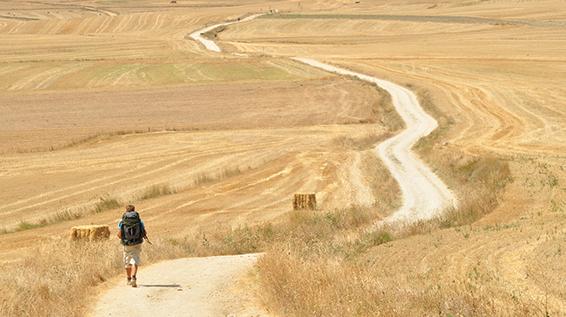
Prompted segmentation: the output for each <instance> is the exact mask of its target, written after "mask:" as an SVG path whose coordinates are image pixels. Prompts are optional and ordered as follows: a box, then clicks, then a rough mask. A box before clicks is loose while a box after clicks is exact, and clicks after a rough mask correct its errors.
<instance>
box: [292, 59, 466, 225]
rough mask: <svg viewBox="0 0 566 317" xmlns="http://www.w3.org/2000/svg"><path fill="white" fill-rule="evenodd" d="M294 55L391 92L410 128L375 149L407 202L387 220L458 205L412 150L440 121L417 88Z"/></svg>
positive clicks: (425, 214)
mask: <svg viewBox="0 0 566 317" xmlns="http://www.w3.org/2000/svg"><path fill="white" fill-rule="evenodd" d="M293 59H294V60H296V61H299V62H301V63H304V64H307V65H310V66H312V67H316V68H320V69H323V70H325V71H328V72H332V73H336V74H340V75H345V76H353V77H356V78H358V79H360V80H363V81H367V82H370V83H373V84H375V85H377V86H379V87H381V88H383V89H385V90H386V91H387V92H388V93H389V94H390V95H391V99H392V100H393V106H394V107H395V109H396V110H397V112H398V113H399V115H400V116H401V118H402V119H403V121H404V122H405V126H406V128H405V129H404V130H403V131H401V133H399V134H397V135H395V136H393V137H391V138H389V139H387V140H385V141H383V142H381V143H380V144H379V145H377V146H376V148H375V150H376V152H377V154H378V155H379V158H381V160H383V162H384V163H385V166H387V169H388V170H389V171H390V172H391V174H392V175H393V177H394V178H395V180H396V181H397V182H398V183H399V187H400V188H401V193H402V198H403V199H402V201H403V204H402V206H401V208H399V209H398V210H397V211H395V212H394V213H393V214H391V216H389V217H388V218H386V219H385V220H384V221H386V222H397V221H401V222H405V223H409V222H413V221H418V220H426V219H430V218H433V217H435V216H437V215H438V214H439V213H441V212H442V211H444V210H445V209H446V208H449V207H454V208H455V207H457V200H456V198H455V196H454V195H453V194H452V192H451V191H450V190H449V189H448V187H447V186H446V184H444V183H443V182H442V180H440V178H438V176H437V175H436V174H434V173H433V172H432V171H431V170H430V168H429V167H428V166H427V165H426V164H425V163H424V162H423V161H422V160H420V159H419V158H418V157H417V156H416V154H415V153H414V152H413V151H412V150H411V148H412V147H413V146H414V145H415V144H416V143H417V142H418V141H419V140H420V139H421V138H423V137H425V136H427V135H429V134H430V133H431V132H432V131H434V129H436V128H437V127H438V122H437V121H436V120H435V119H434V118H433V117H431V116H430V115H429V114H427V113H426V112H425V111H424V110H423V108H422V107H421V105H420V104H419V102H418V100H417V97H416V96H415V94H414V93H413V92H411V91H410V90H409V89H407V88H404V87H402V86H399V85H397V84H394V83H392V82H389V81H386V80H382V79H378V78H376V77H372V76H369V75H365V74H361V73H357V72H354V71H351V70H347V69H344V68H340V67H337V66H333V65H330V64H325V63H321V62H319V61H316V60H314V59H309V58H293Z"/></svg>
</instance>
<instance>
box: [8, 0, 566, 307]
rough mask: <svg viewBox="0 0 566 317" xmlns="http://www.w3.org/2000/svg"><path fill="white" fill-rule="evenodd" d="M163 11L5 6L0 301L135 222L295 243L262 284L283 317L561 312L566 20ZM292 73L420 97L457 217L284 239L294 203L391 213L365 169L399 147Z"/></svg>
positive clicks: (379, 112)
mask: <svg viewBox="0 0 566 317" xmlns="http://www.w3.org/2000/svg"><path fill="white" fill-rule="evenodd" d="M168 2H169V1H133V0H124V1H51V2H49V3H47V2H45V3H41V2H20V1H4V2H2V3H0V42H2V43H9V45H2V46H0V113H1V116H0V153H1V154H0V262H1V263H3V264H0V266H5V267H4V268H3V271H2V273H1V275H2V276H0V280H1V281H4V283H2V284H3V285H2V286H4V287H9V285H8V284H7V282H5V281H11V282H9V283H14V284H13V285H19V287H23V286H25V283H26V281H27V283H29V281H30V280H31V279H32V278H33V277H29V276H31V275H30V274H32V273H33V272H27V271H26V272H25V274H27V275H25V274H24V273H21V274H24V275H25V276H27V278H28V279H27V280H26V279H25V278H19V279H18V280H17V281H16V282H14V281H12V280H10V279H9V278H8V277H10V274H13V272H20V271H17V267H18V265H19V264H21V263H28V262H27V261H29V256H30V254H33V253H32V252H35V251H34V250H35V249H34V248H35V247H36V246H37V245H38V244H40V245H43V246H44V247H45V246H46V247H45V248H47V249H49V246H54V245H55V244H57V243H58V241H60V240H59V239H60V238H61V237H66V235H67V232H68V229H69V228H70V227H71V226H73V225H79V224H88V223H101V224H110V225H111V226H112V228H113V227H114V226H115V222H116V220H117V218H118V217H119V215H120V209H121V208H122V205H123V204H125V203H134V204H136V205H138V206H139V207H140V209H141V210H142V216H143V217H144V219H146V220H145V221H146V223H148V224H149V230H150V233H151V234H152V235H154V236H157V237H169V236H170V237H171V238H176V239H182V238H183V237H187V236H194V235H197V236H198V235H202V234H203V233H204V234H211V235H213V233H214V232H218V230H220V229H219V228H221V229H222V230H225V229H226V230H229V228H235V227H238V226H241V225H250V226H251V225H256V224H260V223H264V222H267V221H269V222H272V223H274V224H277V225H279V227H277V228H278V229H277V230H283V231H285V230H288V232H289V234H288V235H285V234H281V237H280V238H281V239H280V241H272V240H269V243H265V245H263V244H261V249H262V250H267V251H268V254H267V256H266V257H265V258H264V259H262V261H260V263H259V272H258V283H260V284H261V287H262V299H263V300H264V302H265V305H267V306H268V307H269V308H270V309H271V311H275V312H277V313H279V314H280V315H285V316H287V315H296V316H307V315H316V316H331V315H332V316H344V315H352V314H353V315H376V314H378V313H376V312H379V314H382V315H384V316H389V315H432V314H440V315H442V316H446V315H449V314H451V315H453V316H471V315H474V316H475V315H477V316H480V315H481V316H500V315H509V316H511V315H515V316H560V315H563V314H564V311H566V293H565V292H564V287H563V280H564V279H565V278H566V267H565V266H564V263H566V254H565V252H564V251H562V247H563V244H564V238H565V235H566V231H565V230H564V226H565V225H566V187H565V186H566V185H565V184H566V145H565V144H566V10H565V3H564V2H563V1H559V0H544V1H520V0H503V1H451V2H438V3H436V2H432V1H428V2H427V1H416V0H401V1H396V2H395V3H394V4H392V3H391V2H390V1H363V0H362V1H361V2H360V3H358V4H356V3H354V2H355V1H332V0H325V1H312V2H308V3H306V2H307V1H302V2H300V3H299V2H296V1H273V2H269V4H265V3H264V2H262V1H255V0H245V1H234V0H229V1H223V2H216V1H213V2H207V1H192V0H191V1H189V0H187V1H181V0H179V1H178V2H179V3H178V4H177V5H176V6H175V5H172V4H169V3H168ZM271 8H274V9H275V8H276V9H278V10H280V11H281V14H275V15H266V16H263V17H260V18H258V19H256V20H253V21H250V22H246V23H242V24H236V25H231V26H229V27H227V28H226V29H225V30H223V31H222V32H219V33H218V34H217V37H218V39H219V44H220V46H222V47H223V48H224V49H225V50H226V51H227V52H228V53H227V54H220V55H215V54H213V53H210V52H207V51H205V50H203V49H202V48H201V47H200V46H199V45H198V44H197V43H195V42H194V41H192V40H188V39H186V35H187V34H189V33H190V32H192V31H194V30H196V29H198V28H199V27H201V26H204V25H206V24H210V23H212V22H219V21H223V20H226V19H232V18H235V17H239V16H242V15H244V14H246V13H250V12H261V11H265V10H268V9H271ZM230 53H238V54H240V55H234V54H230ZM293 56H304V57H312V58H316V59H319V60H322V61H325V62H329V63H333V64H336V65H340V66H343V67H349V68H351V69H354V70H357V71H360V72H364V73H367V74H371V75H375V76H377V77H380V78H384V79H389V80H392V81H395V82H396V83H399V84H403V85H405V86H407V87H410V88H411V89H413V90H414V91H415V92H416V93H417V94H418V96H419V99H420V101H421V103H422V105H423V107H425V109H426V110H427V111H428V112H429V113H431V114H432V115H433V116H434V117H435V118H436V119H437V120H438V121H439V124H440V127H439V129H438V130H437V131H436V132H434V133H433V134H432V135H431V136H430V137H428V138H426V139H425V140H423V141H421V142H420V143H419V144H418V146H417V152H418V153H419V154H420V155H421V157H422V158H423V160H425V161H426V162H427V163H428V164H429V165H431V166H432V167H433V169H434V171H435V172H436V173H437V174H438V175H439V176H440V177H441V178H442V179H443V180H444V181H445V182H446V183H447V184H449V185H450V187H451V188H452V189H454V191H455V192H456V193H457V195H458V197H459V198H460V200H461V201H462V202H463V204H462V205H461V208H460V209H459V210H456V211H454V212H453V213H451V214H449V215H448V216H447V219H444V220H443V221H442V220H438V221H437V222H434V221H433V222H432V223H424V224H418V225H416V226H415V227H413V228H410V229H399V228H391V230H390V233H388V234H387V235H386V237H387V238H384V237H385V236H377V238H376V237H373V238H372V237H370V238H367V237H365V236H364V235H363V234H361V235H360V234H359V232H363V230H360V229H361V228H365V227H366V226H367V225H368V223H370V222H371V221H370V220H369V219H366V218H363V217H362V218H363V219H364V220H363V221H358V220H359V219H358V220H351V219H349V218H348V216H344V217H345V218H344V219H342V218H340V217H338V218H337V219H338V220H333V219H334V218H333V217H334V216H333V214H329V215H327V216H320V217H321V219H322V220H320V219H318V218H316V217H317V216H313V217H314V219H315V220H312V219H310V220H309V219H306V220H305V219H300V220H297V219H295V218H293V217H296V215H295V216H292V217H291V220H288V217H287V216H286V215H287V214H288V213H289V211H290V209H291V197H292V195H293V193H295V192H317V193H318V197H317V198H319V203H320V209H321V210H323V211H332V210H335V209H346V208H349V207H352V206H362V207H367V208H370V209H371V210H372V213H370V216H371V217H373V218H379V217H382V216H384V215H387V214H388V213H390V212H391V211H392V210H394V209H395V207H396V206H398V205H399V204H400V201H399V200H400V197H399V192H398V189H397V187H396V184H395V182H394V181H393V180H392V179H391V177H390V176H389V174H388V173H387V171H386V170H385V168H384V167H383V166H382V165H381V163H380V161H379V160H378V159H377V158H376V157H375V156H374V154H373V153H372V151H371V149H372V147H373V145H374V144H375V143H376V142H378V141H380V140H382V139H384V138H385V137H387V136H388V135H390V134H392V133H395V132H396V131H397V130H398V129H399V128H400V123H399V119H398V118H397V116H396V115H395V114H394V113H393V110H392V108H391V104H390V101H389V99H388V97H387V96H386V94H385V93H384V92H382V91H381V90H378V89H376V88H375V87H371V86H370V85H367V84H365V83H362V82H360V81H357V80H354V79H350V78H341V77H338V76H336V75H331V74H327V73H324V72H322V71H318V70H316V69H313V68H310V67H307V66H304V65H302V64H299V63H297V62H293V61H291V60H289V59H288V57H293ZM367 189H369V191H368V190H367ZM360 192H365V193H368V192H369V193H370V195H361V194H360ZM364 210H365V209H364ZM292 215H293V214H292ZM355 216H356V214H354V216H352V217H355ZM370 216H368V215H365V216H364V217H370ZM171 218H174V219H175V222H174V224H171V222H170V221H169V220H168V219H171ZM373 218H372V219H373ZM317 219H318V220H317ZM328 219H330V220H328ZM356 219H357V218H356ZM328 221H330V222H331V224H328V223H327V222H328ZM340 221H344V222H346V224H344V225H342V224H340ZM288 222H291V224H289V223H288ZM297 222H298V223H299V224H297ZM222 230H220V231H221V232H224V231H222ZM411 230H412V231H411ZM277 232H279V231H277ZM278 234H280V233H278ZM389 234H390V235H389ZM364 239H366V240H367V239H369V242H367V241H366V240H364ZM391 239H393V241H390V240H391ZM273 240H277V239H273ZM352 241H357V242H352ZM360 241H361V242H360ZM360 245H361V246H360ZM258 248H259V247H257V248H256V247H254V248H243V249H238V248H236V252H246V251H256V250H257V249H258ZM49 250H51V249H49ZM222 250H223V251H219V253H227V252H232V251H234V250H232V249H230V250H228V251H226V250H225V249H222ZM49 252H52V251H49ZM49 252H48V253H49ZM96 252H101V251H99V250H98V251H96ZM199 252H201V253H202V252H204V251H199ZM199 252H196V251H190V252H181V251H179V250H177V249H175V250H174V251H171V252H170V253H167V254H166V255H160V256H154V258H155V259H163V258H167V257H175V256H182V255H186V254H195V253H196V254H201V253H199ZM207 252H209V253H214V252H213V251H210V250H209V251H207ZM204 253H206V252H204ZM49 254H50V257H49V258H50V259H51V258H54V259H56V260H57V261H63V262H64V260H61V258H62V256H60V255H51V253H49ZM96 254H97V253H96ZM42 265H49V263H42ZM81 265H82V264H81ZM84 265H86V264H84ZM110 265H111V264H108V266H110ZM46 270H47V269H46ZM115 272H116V270H112V269H107V270H106V269H104V270H102V269H101V271H100V272H99V273H98V274H101V275H103V276H105V277H109V276H112V275H113V274H115ZM18 274H20V273H18ZM54 276H56V274H54ZM53 278H56V277H53ZM18 283H19V284H18ZM89 283H92V284H97V283H98V282H96V281H94V280H93V281H89ZM315 285H317V286H316V287H315ZM90 286H92V285H90ZM1 288H2V287H1V286H0V290H1ZM61 289H63V288H62V287H61ZM290 290H292V291H290ZM52 291H53V292H56V291H55V290H52ZM40 292H41V289H40V288H38V291H37V292H36V293H34V292H30V294H31V295H29V296H30V297H25V296H24V297H22V296H20V297H16V296H15V295H14V296H13V297H10V299H11V300H12V301H13V302H9V303H8V302H3V304H2V305H3V306H0V307H1V308H3V309H7V311H10V312H15V311H14V310H8V309H11V308H10V307H16V306H17V305H18V304H19V303H18V302H17V301H29V298H33V300H34V301H35V302H36V303H41V300H45V299H42V298H43V297H42V295H41V294H40ZM57 292H64V290H60V289H57ZM38 294H39V295H38ZM57 294H59V293H57ZM0 296H1V295H0ZM26 296H27V295H26ZM77 296H78V295H77ZM81 296H82V297H81ZM81 296H78V297H77V299H74V300H76V301H79V300H83V299H84V298H86V293H85V294H83V295H81ZM91 300H92V299H91ZM0 302H2V300H1V298H0ZM86 302H88V300H86ZM84 309H85V308H84V307H82V306H81V308H77V311H76V312H73V314H76V315H80V314H81V312H82V311H83V310H84ZM54 311H56V310H54ZM71 311H72V310H67V311H65V313H64V314H71V313H70V312H71ZM20 313H21V311H20ZM39 313H40V312H35V313H33V314H35V315H38V314H39ZM59 313H61V311H59ZM53 314H54V315H56V314H57V313H53Z"/></svg>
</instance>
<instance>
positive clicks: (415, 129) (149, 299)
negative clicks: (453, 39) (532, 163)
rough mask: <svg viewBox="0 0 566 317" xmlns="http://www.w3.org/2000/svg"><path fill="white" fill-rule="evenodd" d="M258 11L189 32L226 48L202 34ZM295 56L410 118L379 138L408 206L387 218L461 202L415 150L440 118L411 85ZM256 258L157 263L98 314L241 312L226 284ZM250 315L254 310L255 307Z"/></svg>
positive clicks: (110, 296) (409, 217)
mask: <svg viewBox="0 0 566 317" xmlns="http://www.w3.org/2000/svg"><path fill="white" fill-rule="evenodd" d="M258 16H259V15H252V16H249V17H247V18H245V19H241V20H240V21H233V22H226V23H219V24H215V25H211V26H208V27H206V28H204V29H201V30H198V31H196V32H193V33H192V34H191V35H190V37H191V38H193V39H194V40H196V41H198V42H200V43H201V44H202V45H204V46H205V48H206V49H208V50H210V51H213V52H221V51H222V50H221V48H220V47H219V46H218V45H217V44H216V43H215V42H214V41H212V40H209V39H206V38H204V37H203V36H202V35H203V33H206V32H209V31H211V30H213V29H215V28H217V27H220V26H226V25H229V24H233V23H237V22H244V21H249V20H252V19H254V18H256V17H258ZM295 60H297V61H299V62H302V63H304V64H307V65H310V66H312V67H317V68H320V69H323V70H325V71H329V72H333V73H337V74H341V75H346V76H354V77H357V78H359V79H361V80H364V81H367V82H370V83H374V84H376V85H378V86H380V87H381V88H383V89H385V90H387V91H388V92H389V93H390V94H391V97H392V99H393V103H394V106H395V108H396V110H397V111H398V112H399V114H400V115H401V117H402V118H403V120H404V121H405V124H406V128H405V130H403V131H402V132H401V133H399V134H397V135H395V136H393V137H391V138H389V139H387V140H385V141H384V142H382V143H380V144H379V145H378V146H377V147H376V149H375V150H376V153H377V155H379V157H380V158H381V159H382V160H383V161H384V163H385V165H386V166H387V168H388V169H389V171H390V172H391V174H392V175H393V177H394V178H395V179H396V180H397V182H398V183H399V186H400V187H401V192H402V196H403V205H402V207H401V208H400V209H399V210H397V211H396V212H395V213H393V214H392V215H391V216H390V217H389V218H387V219H386V221H416V220H420V219H427V218H431V217H433V216H435V215H437V214H438V213H439V212H441V211H442V210H444V209H445V208H447V207H451V206H455V205H456V199H455V197H454V196H453V194H452V193H451V192H450V190H449V189H448V188H447V186H446V185H445V184H444V183H443V182H442V181H441V180H440V179H439V178H438V177H437V176H436V175H435V174H434V173H433V172H432V171H431V170H430V169H429V168H428V166H426V164H424V163H423V162H422V161H421V160H420V159H419V158H418V157H417V156H416V155H415V154H414V153H413V152H412V151H411V148H412V147H413V145H414V144H415V143H416V142H417V141H418V140H420V139H421V138H422V137H424V136H427V135H428V134H429V133H431V132H432V131H433V130H434V129H436V127H437V126H438V123H437V122H436V120H435V119H434V118H432V117H431V116H430V115H428V114H427V113H426V112H425V111H424V110H423V109H422V107H421V106H420V104H419V102H418V101H417V98H416V96H415V95H414V94H413V93H412V92H411V91H410V90H408V89H406V88H403V87H401V86H399V85H396V84H394V83H391V82H388V81H384V80H380V79H378V78H375V77H371V76H368V75H364V74H360V73H356V72H353V71H350V70H347V69H343V68H339V67H336V66H333V65H329V64H324V63H321V62H319V61H316V60H313V59H308V58H295ZM360 194H362V193H360ZM256 260H257V255H240V256H223V257H208V258H187V259H179V260H173V261H166V262H162V263H159V264H155V265H152V266H150V267H148V268H144V269H143V270H142V271H141V273H140V277H141V280H140V288H139V289H136V290H130V289H126V286H125V285H119V286H116V287H114V288H113V289H111V290H110V291H108V292H107V293H106V294H104V296H103V297H102V298H101V299H100V301H99V303H98V305H97V306H96V308H95V313H94V316H97V317H98V316H118V315H125V314H131V315H140V316H152V315H153V316H180V315H183V316H219V315H224V316H226V315H231V314H232V315H236V314H235V312H234V311H229V308H228V307H233V308H232V309H235V310H238V311H240V312H241V311H242V310H243V307H244V302H245V301H242V300H241V298H238V297H237V296H234V295H233V294H230V293H229V291H228V290H227V288H228V286H233V285H234V283H235V281H236V280H237V279H238V278H239V277H240V276H242V275H243V274H244V273H245V272H246V271H247V270H249V269H250V268H251V267H252V266H253V264H254V263H255V261H256ZM122 283H123V282H122ZM121 303H131V305H130V307H133V308H129V307H128V308H126V307H123V306H122V305H121ZM248 306H249V305H248ZM132 309H134V311H133V310H132ZM252 310H253V315H261V314H262V312H261V311H259V310H256V309H252ZM245 314H246V315H250V311H247V312H246V313H245Z"/></svg>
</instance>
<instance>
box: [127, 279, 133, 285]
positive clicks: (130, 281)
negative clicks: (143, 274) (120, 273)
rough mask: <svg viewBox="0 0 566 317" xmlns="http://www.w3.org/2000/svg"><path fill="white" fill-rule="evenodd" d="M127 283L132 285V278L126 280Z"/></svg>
mask: <svg viewBox="0 0 566 317" xmlns="http://www.w3.org/2000/svg"><path fill="white" fill-rule="evenodd" d="M126 285H128V286H130V285H132V278H131V277H128V280H127V281H126Z"/></svg>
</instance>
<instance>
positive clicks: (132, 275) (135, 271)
mask: <svg viewBox="0 0 566 317" xmlns="http://www.w3.org/2000/svg"><path fill="white" fill-rule="evenodd" d="M130 271H131V272H132V274H131V275H129V276H131V277H133V278H135V277H136V273H137V272H138V265H137V264H134V265H132V266H130Z"/></svg>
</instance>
